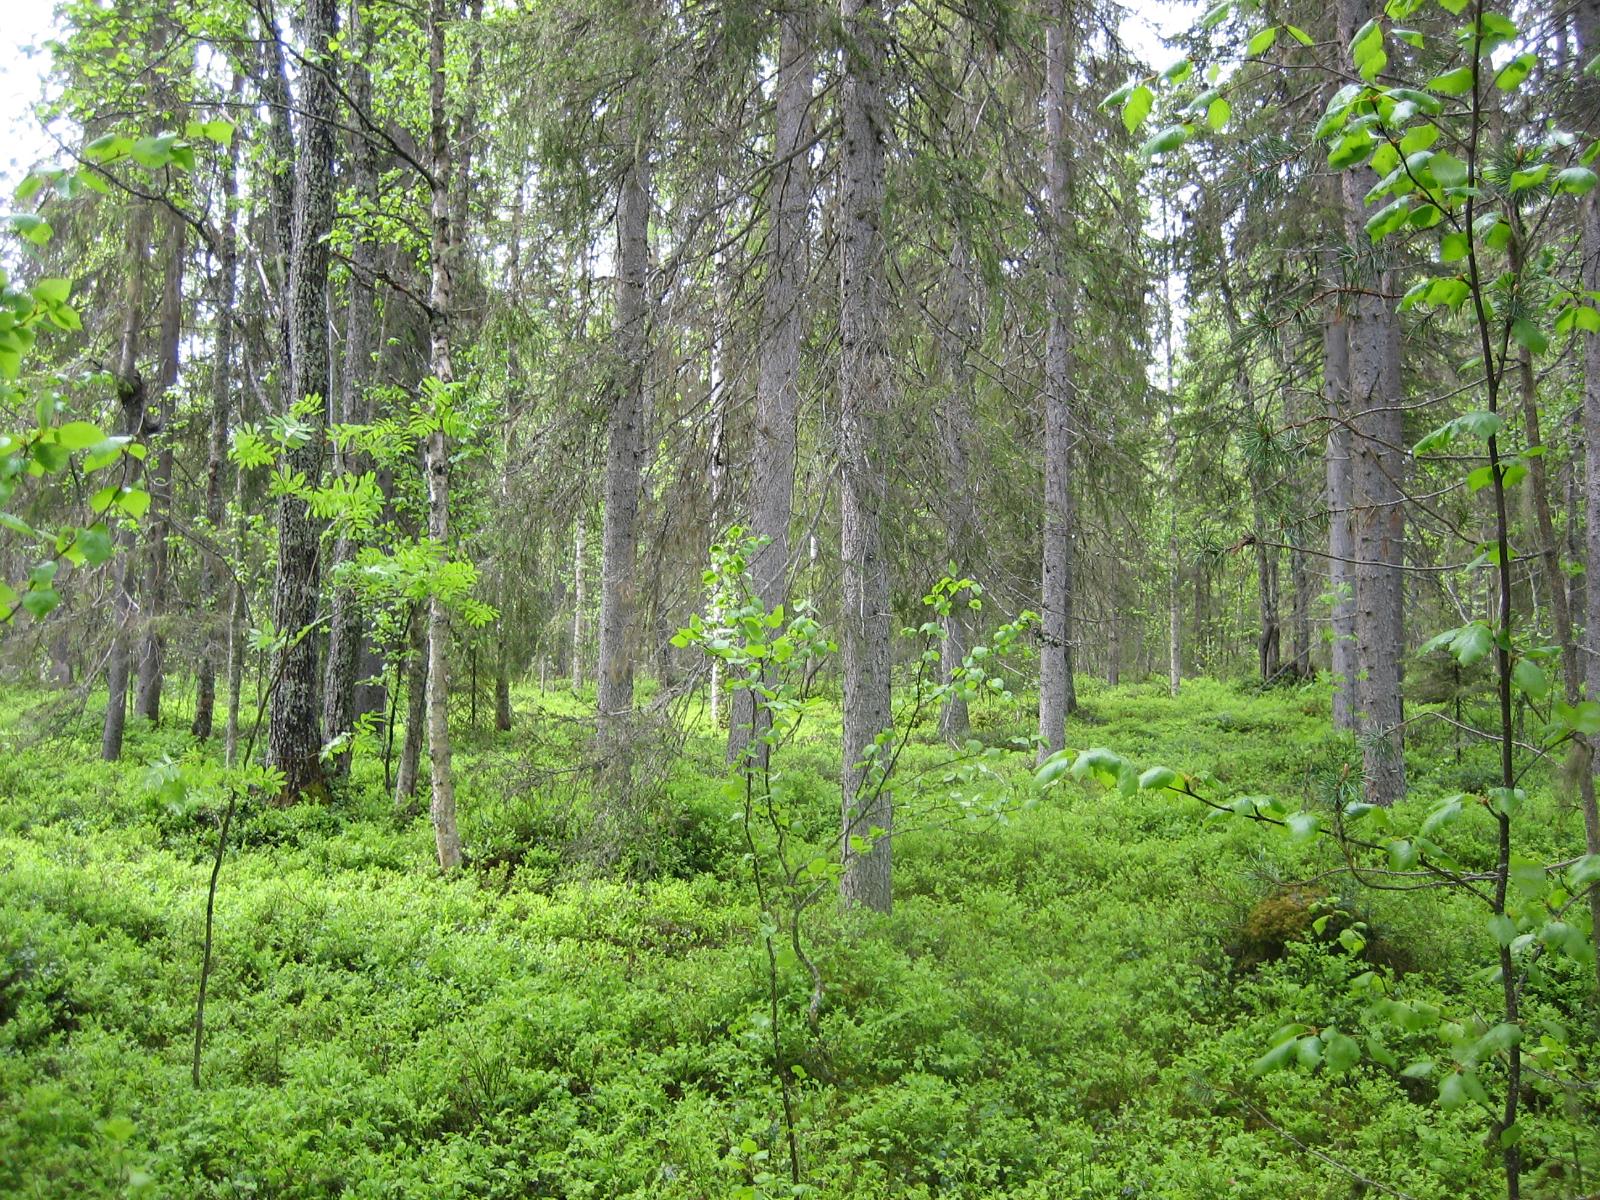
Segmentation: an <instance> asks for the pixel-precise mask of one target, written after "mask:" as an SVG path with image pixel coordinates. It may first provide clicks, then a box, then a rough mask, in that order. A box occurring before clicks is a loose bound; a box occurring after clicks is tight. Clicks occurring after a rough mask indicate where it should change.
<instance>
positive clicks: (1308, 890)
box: [1229, 886, 1338, 972]
mask: <svg viewBox="0 0 1600 1200" xmlns="http://www.w3.org/2000/svg"><path fill="white" fill-rule="evenodd" d="M1327 912H1329V904H1328V894H1327V892H1325V891H1323V890H1322V889H1321V888H1315V887H1293V886H1291V887H1282V888H1276V889H1274V890H1273V891H1272V893H1271V894H1269V895H1268V896H1266V897H1265V898H1264V899H1261V900H1258V901H1257V902H1256V903H1255V905H1254V906H1252V907H1251V909H1250V911H1249V912H1248V913H1246V914H1245V918H1244V921H1243V922H1242V923H1241V924H1240V926H1239V934H1238V937H1237V939H1236V940H1235V942H1234V944H1233V945H1232V946H1231V947H1229V954H1230V955H1231V957H1232V958H1233V962H1234V969H1235V970H1236V971H1241V972H1242V971H1250V970H1254V969H1255V968H1256V967H1258V966H1260V965H1261V964H1262V963H1264V962H1272V961H1274V960H1276V959H1280V958H1282V957H1283V955H1284V951H1285V948H1286V947H1287V946H1288V945H1289V943H1291V942H1304V941H1309V940H1310V939H1311V938H1312V937H1313V936H1316V935H1315V925H1316V921H1317V918H1318V917H1320V916H1322V915H1324V914H1325V913H1327ZM1335 915H1336V916H1337V914H1335ZM1334 924H1335V921H1334V920H1330V921H1328V922H1326V923H1325V924H1324V925H1323V928H1322V933H1323V936H1337V934H1338V930H1337V929H1334V928H1333V926H1334Z"/></svg>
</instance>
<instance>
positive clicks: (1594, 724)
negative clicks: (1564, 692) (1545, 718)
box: [1550, 700, 1600, 737]
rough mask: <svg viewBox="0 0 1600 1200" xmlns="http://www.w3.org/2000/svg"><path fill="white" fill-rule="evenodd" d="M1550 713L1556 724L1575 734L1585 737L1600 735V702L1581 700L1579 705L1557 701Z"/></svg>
mask: <svg viewBox="0 0 1600 1200" xmlns="http://www.w3.org/2000/svg"><path fill="white" fill-rule="evenodd" d="M1550 711H1551V716H1552V717H1553V718H1554V719H1555V722H1556V724H1558V725H1560V726H1561V727H1562V728H1564V729H1568V730H1570V731H1571V732H1573V733H1581V734H1582V735H1583V736H1584V737H1593V736H1594V735H1595V734H1597V733H1600V700H1580V701H1579V702H1578V703H1577V704H1568V703H1566V702H1565V701H1562V700H1557V701H1556V703H1555V705H1554V707H1553V708H1552V709H1551V710H1550Z"/></svg>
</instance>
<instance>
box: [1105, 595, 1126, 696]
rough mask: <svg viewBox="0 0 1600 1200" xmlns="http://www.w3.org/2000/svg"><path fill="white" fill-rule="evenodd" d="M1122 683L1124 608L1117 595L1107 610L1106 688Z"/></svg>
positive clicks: (1113, 597) (1113, 596) (1112, 598)
mask: <svg viewBox="0 0 1600 1200" xmlns="http://www.w3.org/2000/svg"><path fill="white" fill-rule="evenodd" d="M1121 682H1122V606H1121V603H1120V601H1119V600H1118V598H1117V596H1116V594H1115V593H1113V594H1112V596H1111V604H1110V607H1109V608H1108V609H1107V610H1106V686H1107V687H1116V686H1117V685H1118V684H1119V683H1121Z"/></svg>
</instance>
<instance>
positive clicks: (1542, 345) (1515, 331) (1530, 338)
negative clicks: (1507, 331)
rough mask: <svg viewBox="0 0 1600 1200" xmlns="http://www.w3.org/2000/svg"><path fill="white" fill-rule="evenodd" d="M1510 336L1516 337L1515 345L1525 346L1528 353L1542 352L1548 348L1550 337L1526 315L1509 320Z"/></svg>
mask: <svg viewBox="0 0 1600 1200" xmlns="http://www.w3.org/2000/svg"><path fill="white" fill-rule="evenodd" d="M1511 336H1512V337H1513V338H1515V339H1516V342H1517V345H1519V346H1522V347H1524V348H1526V349H1527V351H1528V352H1529V353H1530V354H1543V353H1544V352H1545V351H1546V350H1548V349H1549V348H1550V339H1549V338H1547V337H1546V336H1545V335H1544V331H1543V330H1541V329H1540V328H1539V327H1538V326H1537V325H1535V324H1534V323H1533V322H1532V321H1530V320H1528V318H1527V317H1518V318H1517V319H1516V320H1514V321H1512V322H1511Z"/></svg>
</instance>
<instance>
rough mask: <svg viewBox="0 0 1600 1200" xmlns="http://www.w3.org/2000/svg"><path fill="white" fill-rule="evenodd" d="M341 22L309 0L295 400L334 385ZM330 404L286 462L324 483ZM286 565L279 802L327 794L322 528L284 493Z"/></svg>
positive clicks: (281, 537)
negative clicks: (332, 273)
mask: <svg viewBox="0 0 1600 1200" xmlns="http://www.w3.org/2000/svg"><path fill="white" fill-rule="evenodd" d="M337 23H338V17H337V12H336V9H335V4H334V0H307V3H306V16H305V23H304V27H303V36H304V43H305V47H306V51H305V52H306V55H307V57H308V59H309V62H308V63H307V65H306V66H305V68H304V70H303V72H302V74H301V76H300V89H299V96H298V107H299V111H300V113H301V114H302V116H301V126H300V137H299V141H298V145H297V147H296V154H295V166H294V171H295V173H294V223H293V231H292V233H293V236H292V243H291V244H292V246H293V252H292V255H291V258H290V263H289V395H288V399H289V402H290V403H291V404H295V403H299V402H300V401H301V400H302V399H303V398H305V397H309V396H320V397H326V395H327V393H328V368H329V353H328V314H327V291H328V235H329V233H330V232H331V231H332V228H333V209H334V195H333V181H334V171H333V162H334V137H333V121H334V119H335V116H336V113H337V105H336V93H335V89H334V86H333V80H332V77H331V72H332V71H333V70H334V63H335V61H336V57H337V56H336V54H335V52H334V49H333V46H332V41H333V38H334V36H335V32H336V27H337ZM323 411H324V405H322V404H318V405H316V406H315V408H314V409H313V411H312V412H311V413H310V414H308V420H309V421H310V423H311V425H312V427H313V432H312V436H311V437H309V438H307V439H306V442H305V444H304V445H302V446H299V447H297V448H295V449H293V450H291V451H289V453H288V455H287V458H288V466H289V468H290V469H291V470H294V471H300V472H303V473H304V474H305V477H306V480H307V482H308V483H309V484H311V485H312V486H316V484H317V482H318V480H319V479H320V477H321V474H322V445H323V434H324V429H323V425H324V422H323ZM277 516H278V566H277V574H276V576H275V577H274V579H273V584H272V622H273V627H274V628H275V629H277V630H278V632H279V634H280V636H283V637H285V638H287V639H288V641H287V643H286V644H285V645H284V646H283V647H282V648H281V649H280V650H279V651H278V652H277V655H276V661H275V662H274V664H273V677H274V680H273V685H272V686H273V690H272V698H271V700H270V702H269V710H268V711H269V718H268V723H267V762H268V764H269V765H271V766H273V767H276V768H277V769H278V770H279V771H281V772H282V773H283V779H284V783H283V789H282V791H281V792H280V794H279V796H278V802H279V803H294V802H295V801H296V800H298V799H300V798H301V797H302V796H306V795H310V796H322V795H326V792H327V784H326V782H325V780H324V778H323V770H322V761H321V757H320V756H321V751H322V703H321V686H322V678H321V673H320V672H319V670H318V655H317V638H316V637H315V636H314V634H315V629H314V625H315V624H316V620H317V596H318V584H319V580H320V578H321V564H320V562H319V545H318V537H317V530H316V527H315V525H314V524H313V522H312V519H311V513H310V511H309V509H308V507H307V505H306V503H305V501H303V500H301V499H299V498H297V497H295V496H283V497H281V498H280V499H279V501H278V514H277Z"/></svg>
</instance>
